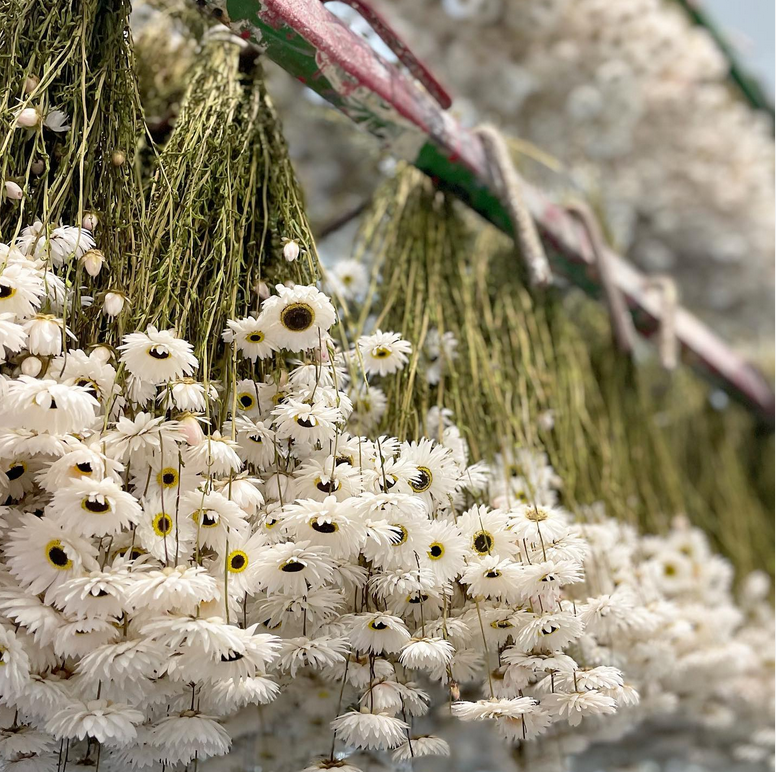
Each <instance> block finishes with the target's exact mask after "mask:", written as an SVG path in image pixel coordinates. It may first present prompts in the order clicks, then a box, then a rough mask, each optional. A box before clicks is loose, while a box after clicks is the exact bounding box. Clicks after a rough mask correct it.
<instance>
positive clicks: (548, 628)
mask: <svg viewBox="0 0 776 772" xmlns="http://www.w3.org/2000/svg"><path fill="white" fill-rule="evenodd" d="M558 630H560V627H556V626H555V625H553V624H547V625H545V626H544V627H542V635H552V634H553V633H557V632H558Z"/></svg>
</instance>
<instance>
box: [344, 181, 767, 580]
mask: <svg viewBox="0 0 776 772" xmlns="http://www.w3.org/2000/svg"><path fill="white" fill-rule="evenodd" d="M356 254H357V255H359V256H364V257H366V258H368V259H369V260H370V261H372V270H373V290H374V291H375V292H377V293H378V295H379V308H380V309H381V313H380V316H379V317H378V319H377V320H376V324H375V326H377V327H382V328H383V329H392V330H397V331H401V333H402V335H403V336H404V337H405V338H407V339H408V340H410V341H411V342H412V343H413V347H414V348H413V357H412V361H411V363H410V366H409V367H407V368H405V370H404V371H402V372H400V373H398V374H397V375H395V376H393V378H392V379H391V380H390V381H388V382H387V383H386V384H385V391H386V396H387V399H388V405H389V410H388V411H387V413H386V415H385V417H384V426H383V428H384V429H385V430H386V431H389V432H391V433H395V434H396V436H398V437H400V438H407V439H413V438H416V437H418V436H420V435H422V434H424V433H425V434H427V433H428V428H429V427H428V426H426V424H425V422H426V416H427V412H428V410H429V408H432V407H434V406H437V407H439V408H443V409H444V408H449V409H451V410H452V411H453V414H454V416H455V421H456V424H457V425H458V426H459V428H460V429H461V431H462V433H463V434H464V435H465V437H466V439H467V440H468V442H469V445H470V447H471V449H472V453H473V455H474V456H475V459H492V458H493V457H494V456H495V455H496V454H498V453H501V454H504V457H505V458H507V459H508V458H509V456H510V449H511V448H514V447H518V448H529V449H533V450H535V451H542V452H545V453H547V455H548V457H549V459H550V461H551V463H552V464H553V466H554V467H555V469H556V470H557V472H558V473H559V475H560V476H561V477H562V479H563V480H564V490H563V493H562V496H563V503H564V505H565V506H567V507H568V508H570V509H572V510H575V511H582V510H584V508H585V507H586V506H589V505H592V504H594V503H595V502H602V503H603V504H604V505H605V506H606V509H607V511H608V512H610V513H611V514H614V515H615V516H617V517H618V518H620V519H623V520H626V521H629V522H633V523H639V524H640V525H642V526H643V527H646V528H648V529H650V530H662V529H663V528H664V527H665V526H666V524H667V523H668V521H669V520H670V519H671V518H672V517H673V516H674V515H677V514H687V515H688V516H689V517H690V518H691V519H692V520H693V521H694V522H696V523H697V524H698V525H700V526H702V527H703V528H704V529H705V530H706V531H707V532H708V533H710V534H711V535H712V536H713V538H715V539H716V540H717V542H718V544H719V546H720V548H721V549H722V550H723V551H724V552H726V553H727V554H728V555H729V556H730V557H731V558H732V559H733V560H734V561H735V563H736V564H737V566H738V567H739V568H741V569H742V570H746V569H749V568H753V567H760V568H762V567H766V568H770V567H771V562H772V556H773V551H772V547H771V545H772V529H771V527H770V518H769V516H768V502H767V494H765V495H763V494H762V493H761V488H758V481H757V476H758V474H759V473H760V472H761V470H762V463H763V462H762V458H758V457H756V456H753V454H752V453H751V452H749V453H747V452H746V450H745V449H746V448H749V447H751V445H752V443H753V440H754V438H755V430H754V427H753V425H752V424H751V422H750V419H749V417H748V416H747V415H746V414H745V413H744V412H743V410H738V409H737V408H736V407H735V406H731V407H730V408H728V409H727V410H725V411H723V412H717V411H714V410H713V409H712V408H710V407H709V405H708V399H707V394H706V389H705V387H704V386H703V385H701V384H699V383H698V382H697V381H696V380H695V379H694V378H693V377H692V376H690V375H688V374H687V373H684V372H679V373H677V374H674V375H673V376H669V375H668V374H666V373H664V372H662V371H660V370H659V368H657V367H656V368H654V370H653V368H651V367H649V366H645V367H642V366H639V367H638V368H635V367H634V366H633V365H632V363H631V362H630V361H629V360H627V359H625V358H624V357H622V356H621V355H620V354H618V353H617V352H616V351H615V350H614V348H613V345H612V343H611V335H610V334H609V331H608V329H607V324H608V320H607V319H606V317H605V315H604V313H603V311H602V310H601V309H600V307H598V306H597V304H595V303H594V302H592V301H588V300H587V299H584V298H581V297H577V296H565V295H563V294H561V293H560V292H559V291H558V290H550V291H545V292H542V293H539V294H534V293H532V292H530V291H529V290H528V289H527V286H526V284H525V281H524V277H523V276H522V272H521V270H520V267H519V264H518V261H517V258H516V257H515V254H514V248H513V247H512V245H511V243H510V242H509V241H508V240H506V239H505V238H504V237H503V236H501V235H500V234H499V233H498V232H496V231H495V229H493V228H492V227H490V226H487V225H485V224H483V223H481V222H479V221H475V220H474V219H472V220H465V219H464V215H463V214H462V213H461V212H460V211H459V209H458V207H457V204H454V203H453V202H452V201H451V200H449V199H448V198H447V197H445V196H443V195H442V194H441V193H439V192H438V191H435V190H434V188H433V186H432V184H431V183H430V182H429V181H428V180H427V179H426V178H424V177H423V176H422V175H420V174H419V173H418V172H416V171H414V170H412V169H409V168H407V169H404V170H402V171H401V172H400V173H399V174H397V175H396V176H395V177H394V178H393V179H391V180H389V181H388V182H386V183H385V185H384V186H383V187H382V188H381V189H380V190H379V191H378V193H377V194H376V196H375V199H374V201H373V204H372V207H371V210H370V212H369V213H368V214H367V216H366V217H365V219H364V222H363V224H362V227H361V230H360V233H359V237H358V239H357V246H356ZM360 321H361V326H362V327H363V326H364V325H365V323H366V321H367V319H366V314H365V315H364V317H363V318H362V319H361V320H360ZM444 332H451V333H453V335H454V336H455V338H456V339H457V341H458V348H457V352H456V358H455V361H454V362H453V361H449V362H447V363H444V364H445V365H446V366H444V372H445V376H444V377H443V378H442V379H441V380H440V381H439V382H438V383H436V384H430V383H428V382H427V380H426V379H425V378H424V377H423V371H424V365H428V364H429V353H431V352H429V351H428V343H429V336H432V337H433V338H434V339H435V340H436V336H437V335H438V334H441V333H444ZM434 349H435V350H434V351H433V355H437V351H436V346H435V347H434ZM441 356H442V357H445V356H449V353H448V354H446V353H445V351H444V348H443V350H442V352H441ZM766 442H767V440H766ZM515 463H516V462H515ZM513 466H514V464H513ZM503 468H504V469H505V473H507V474H508V473H510V470H511V469H512V467H510V465H509V464H508V463H507V464H505V465H504V467H503ZM520 471H521V470H520V469H519V468H514V469H513V470H512V472H513V473H515V474H519V473H520Z"/></svg>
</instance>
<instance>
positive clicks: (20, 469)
mask: <svg viewBox="0 0 776 772" xmlns="http://www.w3.org/2000/svg"><path fill="white" fill-rule="evenodd" d="M24 469H25V467H24V464H14V465H13V466H12V467H11V468H10V469H9V470H8V471H7V472H6V476H7V477H8V479H9V480H18V479H19V478H20V477H21V476H22V475H23V474H24Z"/></svg>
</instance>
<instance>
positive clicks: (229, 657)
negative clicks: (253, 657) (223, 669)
mask: <svg viewBox="0 0 776 772" xmlns="http://www.w3.org/2000/svg"><path fill="white" fill-rule="evenodd" d="M242 658H243V655H242V654H240V653H239V652H237V651H230V652H229V653H228V654H222V655H221V662H237V661H238V660H240V659H242Z"/></svg>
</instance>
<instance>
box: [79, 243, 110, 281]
mask: <svg viewBox="0 0 776 772" xmlns="http://www.w3.org/2000/svg"><path fill="white" fill-rule="evenodd" d="M81 261H82V262H83V264H84V270H85V271H86V273H88V274H89V276H97V275H98V274H99V273H100V271H101V270H102V264H103V263H104V262H105V255H103V254H102V252H100V250H99V249H89V250H87V251H86V252H84V254H83V257H82V258H81Z"/></svg>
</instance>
